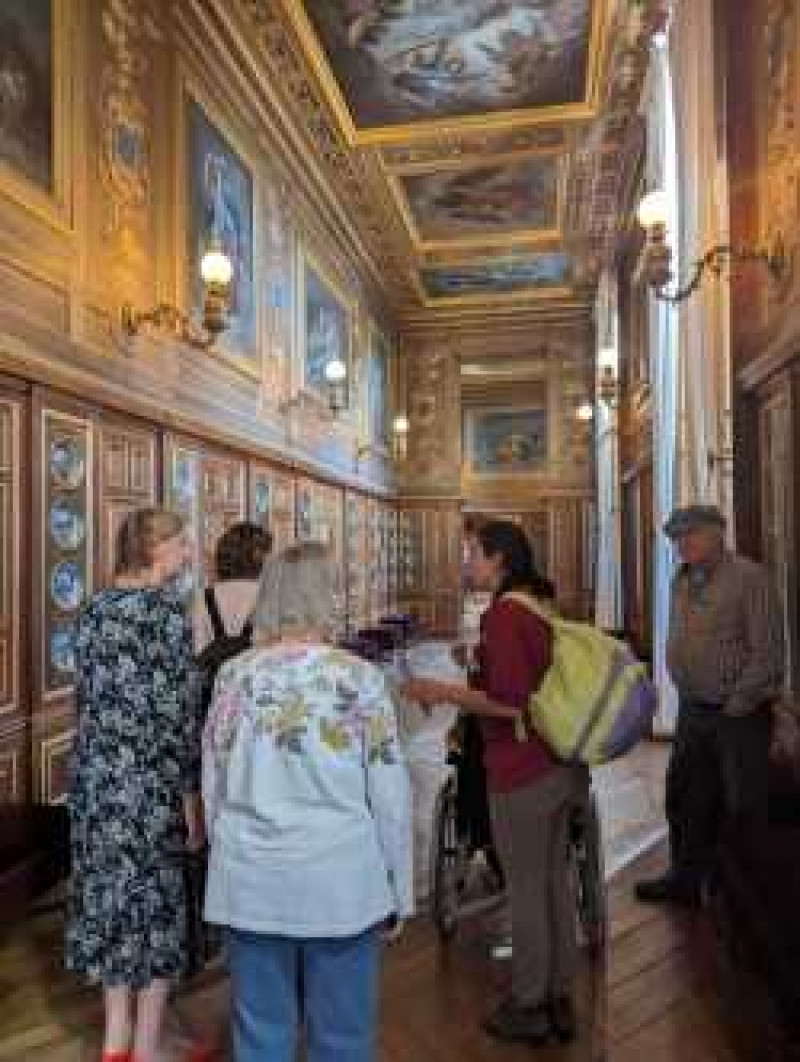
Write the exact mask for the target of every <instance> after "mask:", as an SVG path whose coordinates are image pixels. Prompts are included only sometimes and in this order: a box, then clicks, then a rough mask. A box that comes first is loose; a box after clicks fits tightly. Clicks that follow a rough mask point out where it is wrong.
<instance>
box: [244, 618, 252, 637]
mask: <svg viewBox="0 0 800 1062" xmlns="http://www.w3.org/2000/svg"><path fill="white" fill-rule="evenodd" d="M242 637H243V638H246V639H247V641H248V642H251V641H252V640H253V617H252V616H251V617H250V619H249V620H248V621H247V623H245V625H244V627H242Z"/></svg>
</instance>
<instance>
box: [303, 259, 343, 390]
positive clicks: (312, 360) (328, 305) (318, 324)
mask: <svg viewBox="0 0 800 1062" xmlns="http://www.w3.org/2000/svg"><path fill="white" fill-rule="evenodd" d="M304 279H305V285H304V287H305V307H304V319H303V339H304V343H303V349H304V364H305V369H304V378H305V382H306V387H309V388H311V389H312V390H315V391H322V390H324V388H325V366H326V365H327V364H328V362H329V361H336V360H339V361H342V362H344V364H345V365H346V366H347V368H348V373H349V369H350V316H349V313H348V309H347V306H345V304H344V303H343V302H342V300H341V299H340V298H339V296H338V295H337V294H336V292H335V291H334V290H333V288H331V286H330V285H329V284H328V283H327V282H326V281H325V280H324V279H323V277H321V276H320V274H319V272H318V271H317V270H316V269H314V267H313V266H312V265H311V264H310V263H309V262H306V263H305V269H304Z"/></svg>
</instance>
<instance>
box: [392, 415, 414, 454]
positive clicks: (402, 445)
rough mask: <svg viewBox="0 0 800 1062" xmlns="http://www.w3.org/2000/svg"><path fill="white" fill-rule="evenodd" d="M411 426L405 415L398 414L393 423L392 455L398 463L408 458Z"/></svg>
mask: <svg viewBox="0 0 800 1062" xmlns="http://www.w3.org/2000/svg"><path fill="white" fill-rule="evenodd" d="M410 431H411V424H410V422H409V419H408V417H407V416H406V414H405V413H397V414H396V415H395V418H394V420H393V421H392V453H393V456H394V459H395V461H396V462H398V463H401V462H403V461H405V460H406V459H407V457H408V436H409V432H410Z"/></svg>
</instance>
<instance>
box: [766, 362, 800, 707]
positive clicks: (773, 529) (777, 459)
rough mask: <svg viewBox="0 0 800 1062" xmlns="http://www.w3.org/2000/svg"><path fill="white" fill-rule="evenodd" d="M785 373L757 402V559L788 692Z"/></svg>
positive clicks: (790, 486) (791, 515)
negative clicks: (778, 634) (780, 626)
mask: <svg viewBox="0 0 800 1062" xmlns="http://www.w3.org/2000/svg"><path fill="white" fill-rule="evenodd" d="M792 383H793V381H792V377H791V374H788V373H786V374H783V375H782V376H781V377H780V378H779V379H778V380H777V381H775V383H774V384H773V385H772V386H771V387H770V388H769V389H768V391H767V393H766V394H764V395H762V396H761V401H760V402H759V418H758V419H759V453H760V455H761V460H760V462H759V467H760V470H761V477H760V494H761V499H760V511H761V536H762V538H761V556H762V558H763V560H764V562H765V564H767V566H768V567H769V568H770V570H771V572H772V575H773V579H774V582H775V586H776V588H777V590H778V593H779V595H780V600H781V606H782V610H783V623H784V629H785V631H786V648H787V669H786V685H787V689H788V690H796V689H797V688H798V668H799V666H800V665H799V662H798V659H797V633H798V632H797V537H796V506H797V498H796V494H795V476H796V472H797V469H796V466H795V457H794V448H793V440H794V438H795V435H796V424H795V420H796V413H795V410H796V405H795V402H794V395H793V386H792Z"/></svg>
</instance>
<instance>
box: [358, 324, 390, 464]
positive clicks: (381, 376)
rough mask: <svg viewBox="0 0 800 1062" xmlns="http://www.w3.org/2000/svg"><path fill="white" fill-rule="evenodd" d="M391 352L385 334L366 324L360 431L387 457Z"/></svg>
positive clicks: (374, 325)
mask: <svg viewBox="0 0 800 1062" xmlns="http://www.w3.org/2000/svg"><path fill="white" fill-rule="evenodd" d="M393 358H394V351H393V349H392V344H391V342H390V341H389V339H388V337H387V336H386V333H385V332H383V331H382V330H381V329H380V328H378V326H377V325H376V324H375V322H374V321H370V324H369V349H368V351H367V361H366V366H365V373H364V399H363V428H364V435H365V437H366V438H367V439H368V440H369V442H370V444H371V445H372V446H373V447H375V449H377V450H378V451H379V452H381V453H384V454H388V453H389V446H390V444H391V424H390V415H391V408H392V361H393Z"/></svg>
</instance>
